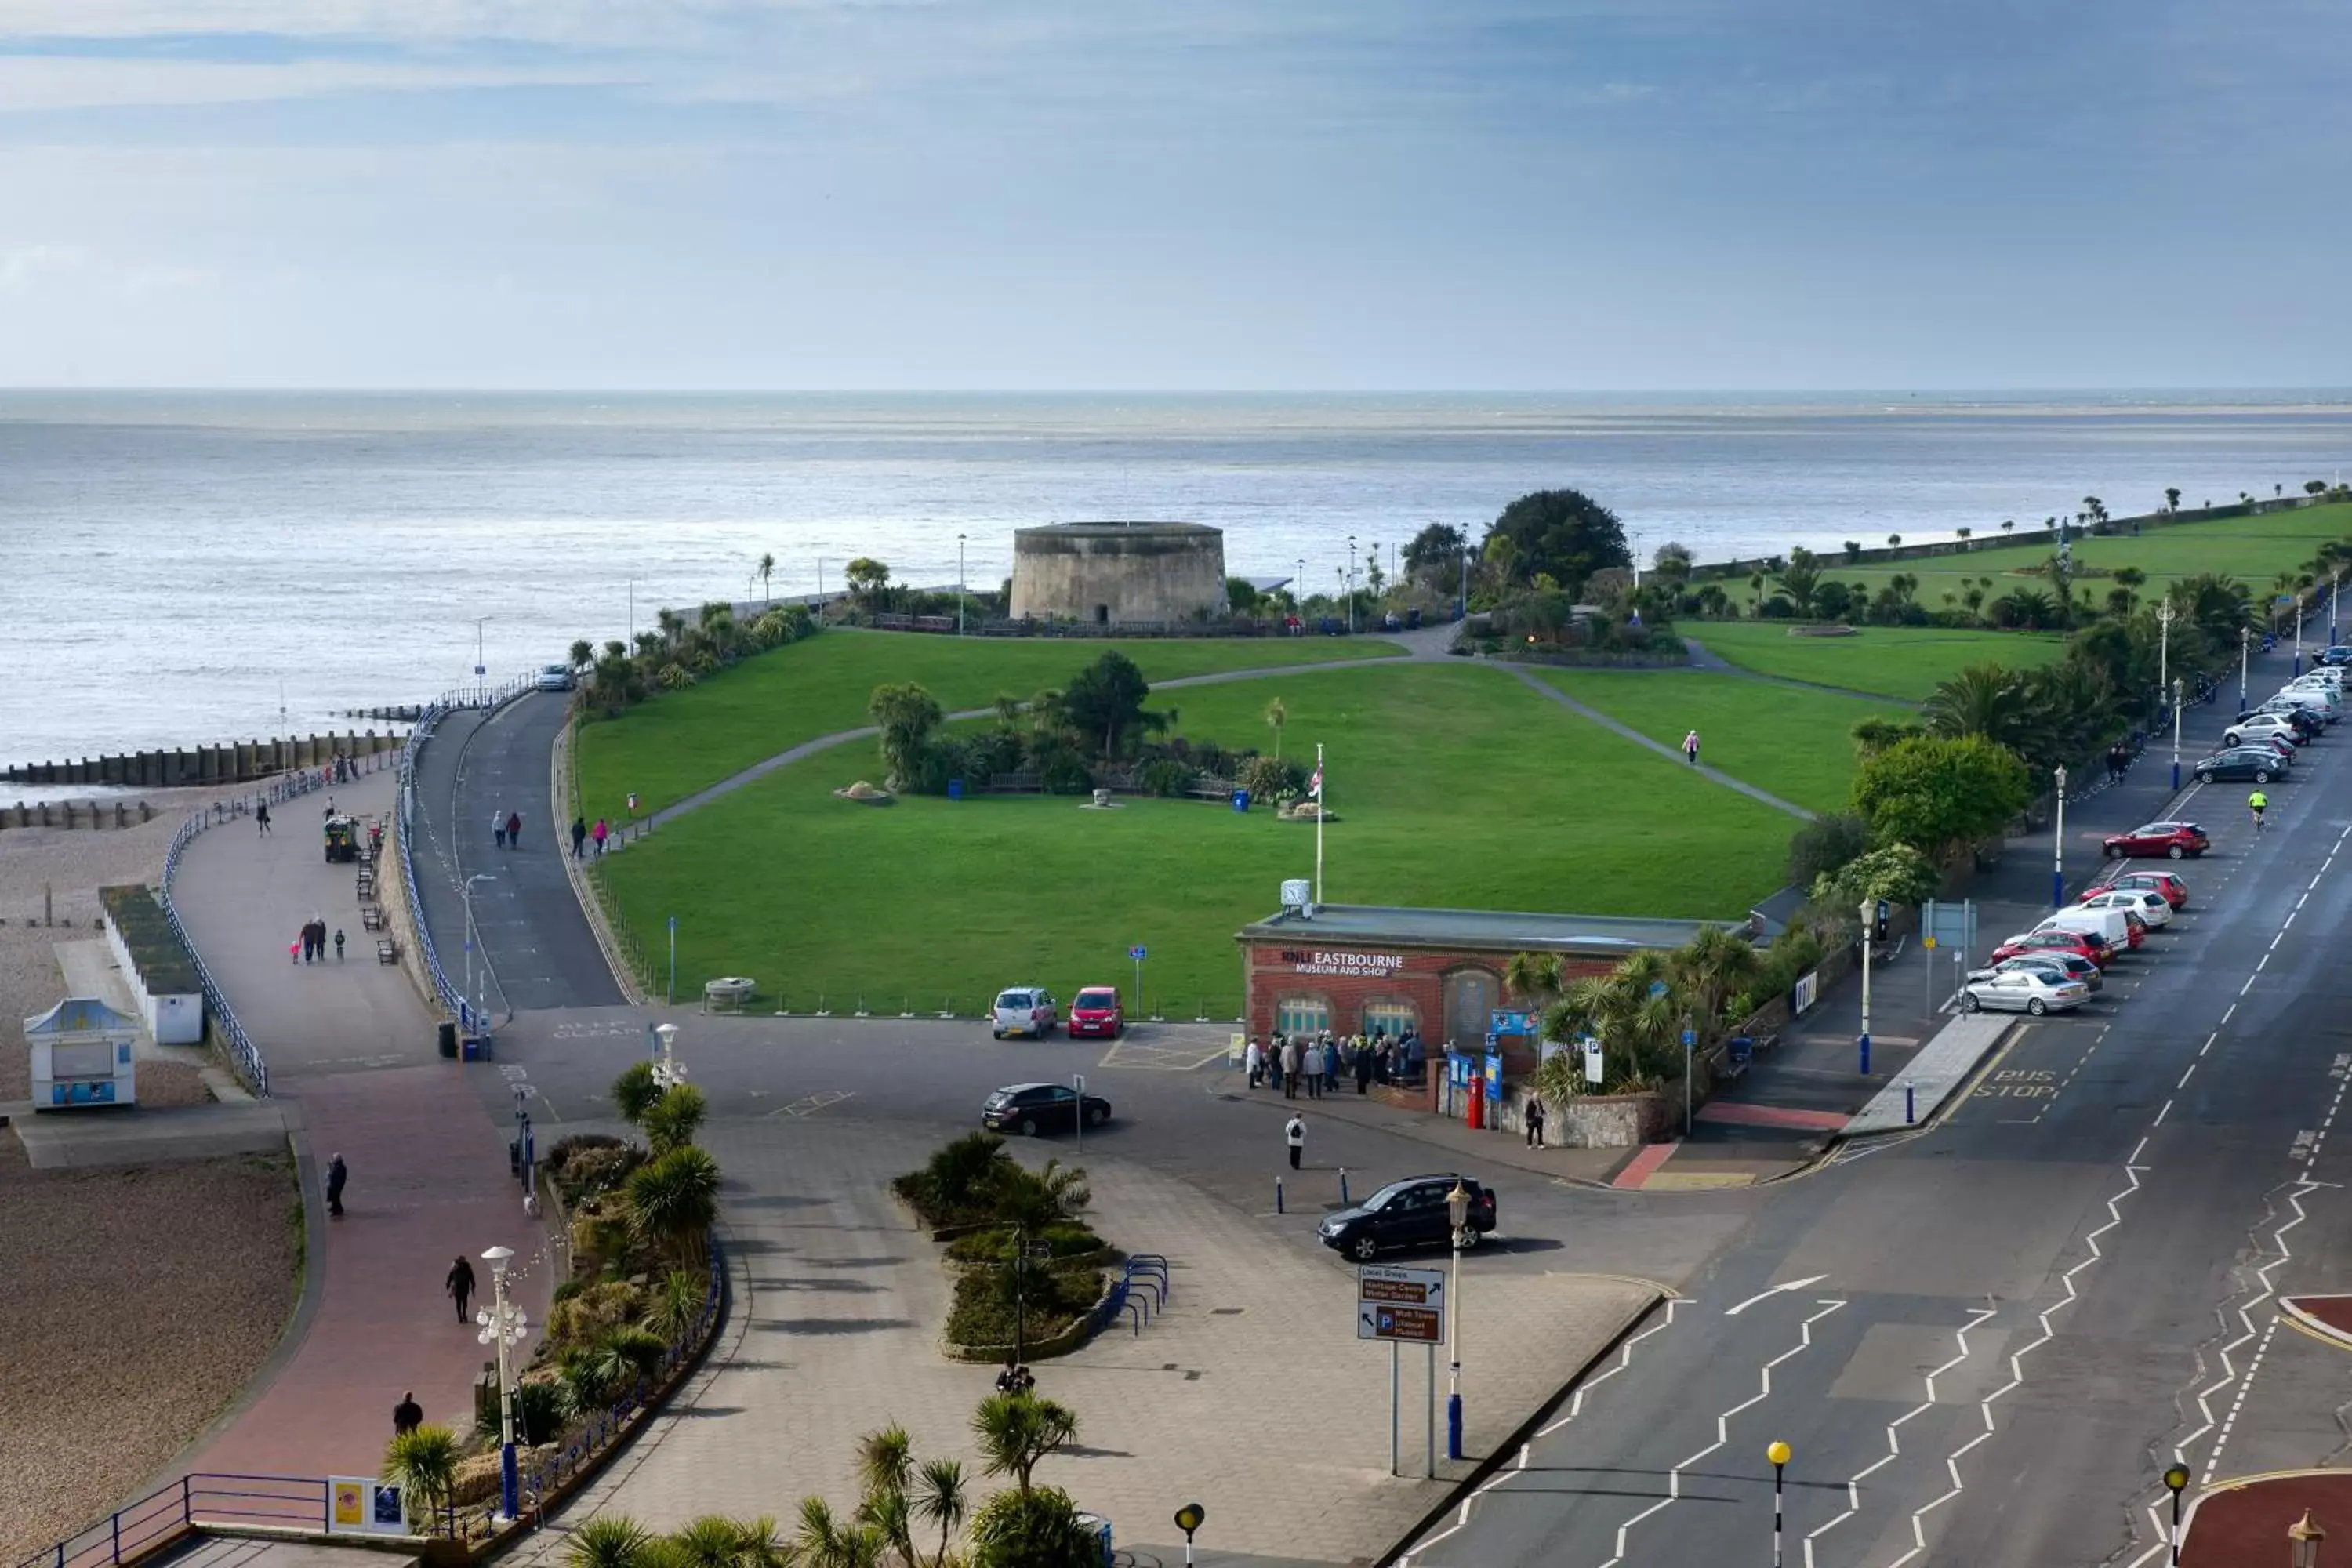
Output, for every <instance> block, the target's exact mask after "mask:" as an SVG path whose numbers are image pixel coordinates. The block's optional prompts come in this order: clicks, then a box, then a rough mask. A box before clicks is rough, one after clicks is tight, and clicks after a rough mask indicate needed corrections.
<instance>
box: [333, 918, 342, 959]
mask: <svg viewBox="0 0 2352 1568" xmlns="http://www.w3.org/2000/svg"><path fill="white" fill-rule="evenodd" d="M342 961H343V928H342V927H341V926H337V927H336V928H335V962H336V963H341V962H342Z"/></svg>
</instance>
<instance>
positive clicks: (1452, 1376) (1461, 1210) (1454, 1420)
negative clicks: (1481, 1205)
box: [1445, 1176, 1470, 1459]
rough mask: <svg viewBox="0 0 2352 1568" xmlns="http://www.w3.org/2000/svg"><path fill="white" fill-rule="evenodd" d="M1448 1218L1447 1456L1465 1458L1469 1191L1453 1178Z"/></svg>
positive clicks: (1447, 1211)
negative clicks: (1451, 1246) (1450, 1241)
mask: <svg viewBox="0 0 2352 1568" xmlns="http://www.w3.org/2000/svg"><path fill="white" fill-rule="evenodd" d="M1445 1216H1446V1218H1447V1219H1449V1220H1451V1221H1452V1222H1453V1229H1454V1279H1453V1282H1452V1287H1451V1288H1452V1289H1453V1291H1454V1304H1453V1305H1452V1306H1450V1307H1448V1308H1447V1309H1446V1310H1445V1350H1446V1362H1447V1372H1446V1385H1445V1457H1446V1458H1449V1459H1458V1458H1461V1457H1462V1244H1463V1242H1464V1241H1465V1240H1466V1239H1470V1237H1469V1231H1470V1189H1469V1188H1467V1187H1465V1186H1464V1185H1463V1184H1462V1178H1461V1177H1459V1176H1456V1177H1454V1190H1453V1191H1452V1192H1450V1193H1448V1194H1445Z"/></svg>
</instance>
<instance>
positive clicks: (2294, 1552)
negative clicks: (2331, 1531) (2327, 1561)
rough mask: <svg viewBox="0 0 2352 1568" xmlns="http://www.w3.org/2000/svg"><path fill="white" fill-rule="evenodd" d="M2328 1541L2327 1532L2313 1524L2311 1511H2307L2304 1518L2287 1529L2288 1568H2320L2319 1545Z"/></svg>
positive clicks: (2304, 1512) (2304, 1511)
mask: <svg viewBox="0 0 2352 1568" xmlns="http://www.w3.org/2000/svg"><path fill="white" fill-rule="evenodd" d="M2326 1539H2327V1531H2324V1530H2322V1529H2320V1528H2319V1526H2317V1525H2315V1524H2314V1523H2312V1522H2311V1510H2309V1509H2305V1510H2303V1517H2302V1518H2301V1519H2299V1520H2296V1521H2294V1523H2293V1524H2290V1525H2288V1526H2287V1527H2286V1541H2287V1553H2288V1556H2287V1563H2288V1568H2319V1543H2320V1542H2323V1541H2325V1540H2326Z"/></svg>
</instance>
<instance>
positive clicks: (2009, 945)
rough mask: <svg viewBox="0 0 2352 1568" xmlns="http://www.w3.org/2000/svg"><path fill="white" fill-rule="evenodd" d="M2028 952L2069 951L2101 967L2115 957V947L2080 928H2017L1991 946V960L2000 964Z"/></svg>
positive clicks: (2112, 960) (2103, 967)
mask: <svg viewBox="0 0 2352 1568" xmlns="http://www.w3.org/2000/svg"><path fill="white" fill-rule="evenodd" d="M2028 952H2071V953H2074V955H2075V956H2076V957H2078V958H2087V959H2089V960H2090V961H2091V962H2092V963H2095V964H2097V965H2098V966H2099V967H2100V968H2102V969H2105V967H2106V966H2107V965H2108V964H2109V963H2112V962H2114V960H2115V956H2116V950H2115V949H2114V948H2111V947H2109V946H2108V945H2107V944H2106V943H2105V942H2101V941H2100V940H2099V939H2098V938H2096V937H2095V936H2089V935H2086V934H2084V932H2082V931H2020V932H2019V933H2018V934H2017V935H2015V936H2013V937H2011V938H2010V939H2009V940H2008V941H2007V942H2002V943H2001V944H2000V946H1999V947H1997V948H1994V949H1993V950H1992V961H1993V962H1994V963H2000V961H2001V960H2003V959H2005V958H2015V957H2017V956H2018V955H2020V954H2021V953H2028Z"/></svg>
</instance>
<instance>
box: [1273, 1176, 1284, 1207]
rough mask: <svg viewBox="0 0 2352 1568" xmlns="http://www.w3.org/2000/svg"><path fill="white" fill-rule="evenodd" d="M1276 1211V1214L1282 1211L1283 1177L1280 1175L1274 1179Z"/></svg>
mask: <svg viewBox="0 0 2352 1568" xmlns="http://www.w3.org/2000/svg"><path fill="white" fill-rule="evenodd" d="M1274 1212H1275V1213H1276V1214H1280V1213H1281V1212H1282V1178H1281V1177H1280V1176H1276V1177H1275V1179H1274Z"/></svg>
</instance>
